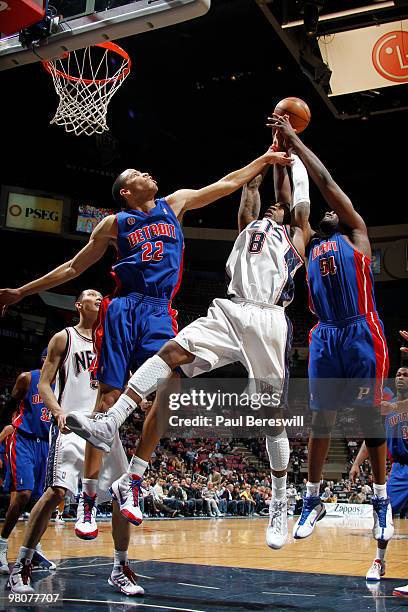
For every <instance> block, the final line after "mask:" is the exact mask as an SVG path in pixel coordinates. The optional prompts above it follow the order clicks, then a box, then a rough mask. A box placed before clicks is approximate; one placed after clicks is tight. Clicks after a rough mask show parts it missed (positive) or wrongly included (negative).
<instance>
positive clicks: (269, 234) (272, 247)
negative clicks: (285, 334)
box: [226, 217, 303, 307]
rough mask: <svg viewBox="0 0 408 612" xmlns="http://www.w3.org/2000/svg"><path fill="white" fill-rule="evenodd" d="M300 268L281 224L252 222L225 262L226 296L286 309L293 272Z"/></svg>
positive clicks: (240, 235)
mask: <svg viewBox="0 0 408 612" xmlns="http://www.w3.org/2000/svg"><path fill="white" fill-rule="evenodd" d="M302 265H303V260H302V257H301V256H300V255H299V253H298V252H297V251H296V249H295V247H294V246H293V244H292V242H291V241H290V238H289V236H288V232H287V229H286V227H285V226H284V225H280V224H279V223H276V222H275V221H273V220H272V219H268V218H266V217H265V218H263V219H259V220H257V221H253V222H252V223H250V224H249V225H247V227H246V228H245V229H244V230H243V231H242V232H241V233H240V234H239V236H238V238H237V239H236V241H235V244H234V246H233V249H232V251H231V254H230V256H229V258H228V261H227V267H226V274H227V281H228V295H229V296H231V297H236V298H241V299H244V300H249V301H252V302H257V303H259V304H270V305H277V306H283V307H285V306H288V305H289V304H290V303H291V301H292V300H293V296H294V287H295V286H294V280H293V277H294V275H295V272H296V270H297V269H298V268H299V267H300V266H302Z"/></svg>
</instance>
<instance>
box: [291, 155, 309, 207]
mask: <svg viewBox="0 0 408 612" xmlns="http://www.w3.org/2000/svg"><path fill="white" fill-rule="evenodd" d="M292 157H293V159H294V162H293V164H292V179H293V197H292V206H291V210H292V209H293V208H295V206H297V205H298V204H300V203H301V202H306V203H310V196H309V177H308V174H307V171H306V168H305V166H304V165H303V162H302V161H301V160H300V158H299V157H298V156H297V155H295V154H294V153H292Z"/></svg>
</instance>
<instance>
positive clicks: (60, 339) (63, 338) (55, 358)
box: [38, 330, 69, 433]
mask: <svg viewBox="0 0 408 612" xmlns="http://www.w3.org/2000/svg"><path fill="white" fill-rule="evenodd" d="M66 348H67V332H66V331H65V330H62V331H60V332H58V333H57V334H55V336H53V337H52V338H51V340H50V343H49V345H48V351H47V357H46V360H45V361H44V365H43V367H42V370H41V376H40V382H39V383H38V390H39V392H40V395H41V397H42V400H43V402H44V404H45V406H46V408H47V409H48V410H49V412H51V414H52V415H53V416H54V418H55V420H56V422H57V425H58V428H59V429H60V431H61V432H62V433H69V429H67V428H66V427H65V420H66V414H65V413H64V412H63V410H62V408H61V406H60V405H59V403H58V401H57V398H56V397H55V395H54V391H53V390H52V387H51V385H52V383H53V382H54V380H55V378H56V375H57V372H58V370H59V368H60V366H61V364H62V361H63V359H64V356H65V353H66Z"/></svg>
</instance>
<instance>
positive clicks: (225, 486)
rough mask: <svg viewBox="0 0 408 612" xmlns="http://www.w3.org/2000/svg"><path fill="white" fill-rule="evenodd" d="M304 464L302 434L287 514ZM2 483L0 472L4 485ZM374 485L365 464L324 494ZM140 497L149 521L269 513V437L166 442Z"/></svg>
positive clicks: (325, 487)
mask: <svg viewBox="0 0 408 612" xmlns="http://www.w3.org/2000/svg"><path fill="white" fill-rule="evenodd" d="M8 397H9V390H8V389H3V390H2V391H1V392H0V410H1V407H2V405H4V403H5V401H6V400H7V398H8ZM143 418H144V415H143V414H142V413H139V414H138V413H137V412H136V413H135V418H133V419H132V420H130V421H128V422H127V423H125V424H124V425H123V427H122V429H121V438H122V443H123V446H124V448H125V451H126V453H127V456H128V458H129V459H130V458H131V457H132V455H133V454H134V453H135V449H136V448H137V444H138V440H139V437H140V432H141V427H142V421H143ZM360 442H361V441H358V440H355V439H353V438H350V439H349V440H348V441H347V446H348V453H349V456H348V469H350V468H351V466H352V464H353V462H354V459H355V457H356V455H357V452H358V449H359V446H360ZM245 447H246V449H248V451H249V452H250V453H251V459H248V456H247V453H245V452H243V450H242V449H243V448H244V449H245ZM254 458H255V461H254ZM0 461H1V463H0V468H2V467H3V470H2V471H4V465H2V463H3V462H4V459H3V457H2V456H0ZM306 461H307V439H306V438H305V436H304V435H302V434H298V435H296V436H295V437H294V438H293V439H291V457H290V464H289V479H288V488H287V498H288V511H289V514H298V513H299V512H300V510H301V505H302V498H303V495H304V493H305V491H306V478H303V476H304V472H305V468H304V467H302V466H303V464H304V463H305V462H306ZM344 476H346V475H344ZM302 479H303V481H302ZM1 480H2V479H1V473H0V485H1V484H2V482H1ZM372 484H373V477H372V472H371V466H370V463H369V461H368V460H366V461H364V462H363V464H362V466H361V468H360V476H359V478H357V479H356V482H355V483H352V482H351V481H350V480H348V479H347V478H342V479H340V480H338V481H337V482H334V481H322V482H321V489H320V494H321V498H322V499H323V500H324V501H325V502H327V503H330V502H343V503H347V502H348V503H358V504H360V503H369V502H370V499H371V496H372V494H373V490H372ZM141 493H142V502H141V505H142V510H143V513H144V514H145V516H148V517H176V516H184V517H200V516H209V517H221V516H263V515H267V514H268V511H269V504H270V500H271V478H270V469H269V461H268V456H267V451H266V446H265V439H264V438H256V439H246V440H240V439H234V438H229V439H225V438H223V439H221V438H205V439H203V438H190V439H182V438H167V439H164V440H162V441H161V443H160V445H159V446H158V447H157V448H156V450H155V452H154V453H153V456H152V458H151V461H150V464H149V469H148V472H147V475H146V478H145V479H144V481H143V483H142V488H141ZM1 494H2V490H1V486H0V495H1ZM2 499H3V498H2ZM3 501H4V499H3ZM2 506H3V504H2ZM2 509H3V508H2ZM4 510H5V508H4ZM3 514H4V513H3Z"/></svg>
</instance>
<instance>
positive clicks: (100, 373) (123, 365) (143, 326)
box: [94, 293, 177, 389]
mask: <svg viewBox="0 0 408 612" xmlns="http://www.w3.org/2000/svg"><path fill="white" fill-rule="evenodd" d="M176 315H177V311H175V310H173V309H171V308H170V306H169V302H168V300H165V299H159V298H153V297H149V296H144V295H141V294H138V293H131V294H129V295H127V296H125V297H116V298H113V299H112V300H111V301H109V302H106V301H104V304H103V305H102V306H101V310H100V317H99V320H98V323H97V327H96V328H95V333H94V340H95V348H96V353H97V366H96V377H97V379H98V380H99V381H100V382H101V383H104V384H106V385H110V386H111V387H114V388H115V389H123V388H124V387H125V385H126V383H127V381H128V379H129V372H130V371H135V370H136V369H137V368H138V367H139V366H140V365H142V363H144V362H145V361H146V359H148V358H149V357H152V356H153V355H155V354H156V353H157V352H158V351H159V350H160V349H161V347H162V346H163V345H164V344H165V343H166V342H167V341H168V340H171V339H172V338H174V336H175V335H176V333H177V323H176Z"/></svg>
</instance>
